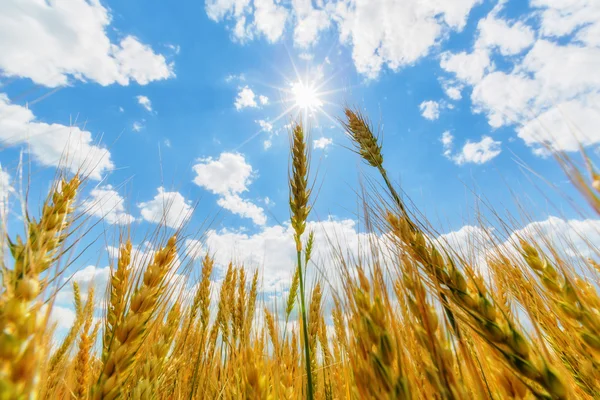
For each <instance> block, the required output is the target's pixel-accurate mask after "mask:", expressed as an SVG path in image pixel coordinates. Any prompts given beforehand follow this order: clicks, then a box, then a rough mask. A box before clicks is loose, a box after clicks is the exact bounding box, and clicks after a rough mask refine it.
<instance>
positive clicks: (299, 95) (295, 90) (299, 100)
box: [291, 81, 323, 111]
mask: <svg viewBox="0 0 600 400" xmlns="http://www.w3.org/2000/svg"><path fill="white" fill-rule="evenodd" d="M291 91H292V95H293V97H294V101H295V102H296V106H298V107H299V108H301V109H304V110H311V111H312V110H315V109H318V108H320V107H322V106H323V102H322V101H321V100H320V99H319V94H318V93H317V90H316V89H315V88H314V87H312V86H310V85H307V84H305V83H303V82H300V81H298V82H295V83H293V84H292V90H291Z"/></svg>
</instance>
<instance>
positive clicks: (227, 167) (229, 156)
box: [192, 153, 266, 225]
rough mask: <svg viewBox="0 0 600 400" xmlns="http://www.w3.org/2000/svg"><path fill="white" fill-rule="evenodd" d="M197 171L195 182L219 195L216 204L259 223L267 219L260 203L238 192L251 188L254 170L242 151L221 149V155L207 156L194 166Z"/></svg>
mask: <svg viewBox="0 0 600 400" xmlns="http://www.w3.org/2000/svg"><path fill="white" fill-rule="evenodd" d="M192 170H193V171H194V172H195V173H196V177H195V178H194V183H195V184H196V185H198V186H200V187H203V188H204V189H206V190H208V191H210V192H212V193H214V194H216V195H219V199H218V200H217V204H219V206H221V207H223V208H225V209H226V210H229V211H231V212H233V213H234V214H236V215H239V216H241V217H244V218H251V219H252V220H253V222H254V223H256V224H257V225H264V224H265V223H266V216H265V215H264V210H263V209H262V208H261V207H258V206H257V205H255V204H253V203H252V202H250V201H249V200H246V199H242V198H241V197H240V196H239V195H240V194H241V193H243V192H245V191H247V190H248V186H249V185H250V184H251V183H252V179H253V177H254V171H253V169H252V166H251V165H250V164H248V163H247V162H246V159H245V158H244V156H243V155H242V154H239V153H221V154H220V155H219V158H218V159H214V158H211V157H209V158H205V159H200V160H199V162H198V163H197V164H196V165H194V166H193V167H192Z"/></svg>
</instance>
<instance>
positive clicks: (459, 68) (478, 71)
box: [440, 49, 493, 84]
mask: <svg viewBox="0 0 600 400" xmlns="http://www.w3.org/2000/svg"><path fill="white" fill-rule="evenodd" d="M440 66H441V67H442V69H444V70H446V71H448V72H453V73H454V74H455V75H456V78H457V79H459V80H461V81H465V82H467V83H470V84H475V83H477V82H479V81H480V80H481V79H482V78H483V76H484V75H485V73H486V71H488V70H489V69H492V68H493V66H492V63H491V61H490V55H489V53H488V51H487V50H486V49H475V50H474V51H473V52H472V53H467V52H464V51H463V52H460V53H456V54H453V53H450V52H446V53H443V54H442V59H441V62H440Z"/></svg>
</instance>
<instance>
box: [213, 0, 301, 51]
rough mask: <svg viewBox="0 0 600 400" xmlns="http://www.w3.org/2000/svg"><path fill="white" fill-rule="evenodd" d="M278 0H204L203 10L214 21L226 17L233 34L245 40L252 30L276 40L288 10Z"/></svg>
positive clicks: (282, 29)
mask: <svg viewBox="0 0 600 400" xmlns="http://www.w3.org/2000/svg"><path fill="white" fill-rule="evenodd" d="M280 3H281V2H280V1H279V0H254V8H253V7H252V6H251V4H250V0H233V1H231V0H206V13H207V14H208V17H209V18H210V19H212V20H214V21H217V22H220V21H227V22H228V27H229V28H230V29H231V32H232V35H233V38H234V39H235V40H237V41H240V42H245V41H247V40H251V39H253V38H254V36H255V34H259V35H264V37H266V38H267V40H268V41H269V42H276V41H277V40H279V39H280V38H281V36H282V35H283V33H284V30H285V25H286V22H287V20H288V17H289V10H288V9H287V8H286V7H283V6H282V5H281V4H280Z"/></svg>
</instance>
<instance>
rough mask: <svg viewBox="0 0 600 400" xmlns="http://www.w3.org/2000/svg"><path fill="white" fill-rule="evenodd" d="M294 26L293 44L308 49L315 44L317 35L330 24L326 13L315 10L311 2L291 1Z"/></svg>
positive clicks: (318, 9)
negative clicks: (294, 19) (294, 20)
mask: <svg viewBox="0 0 600 400" xmlns="http://www.w3.org/2000/svg"><path fill="white" fill-rule="evenodd" d="M292 5H293V8H294V14H295V17H296V25H295V27H294V42H295V44H296V45H298V46H300V47H309V46H312V45H314V44H316V43H317V41H318V39H319V33H320V32H321V31H322V30H325V29H327V28H328V27H329V25H330V24H331V20H330V16H329V15H328V12H327V11H326V10H324V9H322V8H315V7H314V6H313V1H312V0H292Z"/></svg>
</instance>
